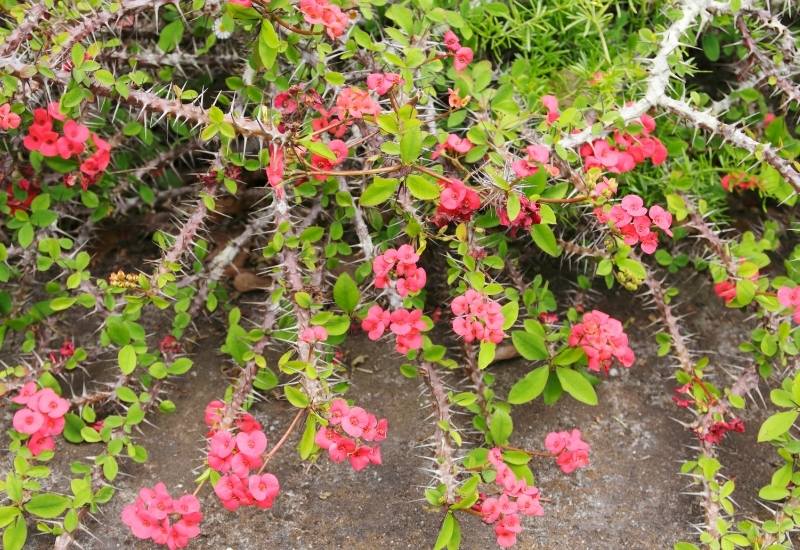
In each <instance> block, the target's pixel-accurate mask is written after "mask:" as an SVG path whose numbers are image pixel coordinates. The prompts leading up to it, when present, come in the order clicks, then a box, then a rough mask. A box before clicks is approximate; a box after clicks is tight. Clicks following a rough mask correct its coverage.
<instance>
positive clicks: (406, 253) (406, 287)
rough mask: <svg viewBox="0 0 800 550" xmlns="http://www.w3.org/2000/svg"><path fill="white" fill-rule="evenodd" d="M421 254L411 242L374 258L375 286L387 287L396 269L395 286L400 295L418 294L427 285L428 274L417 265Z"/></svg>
mask: <svg viewBox="0 0 800 550" xmlns="http://www.w3.org/2000/svg"><path fill="white" fill-rule="evenodd" d="M418 261H419V255H418V254H417V253H416V252H415V251H414V247H412V246H411V245H410V244H404V245H402V246H400V248H398V249H394V248H390V249H388V250H387V251H386V252H384V253H383V254H381V255H380V256H378V257H376V258H375V259H374V260H372V271H373V272H374V273H375V288H386V287H387V286H390V283H391V282H392V278H391V275H392V271H394V275H395V277H394V287H395V289H396V290H397V293H398V294H399V295H400V296H404V297H405V296H408V295H409V294H416V293H417V292H419V291H420V290H422V289H423V288H424V287H425V282H426V281H427V275H426V274H425V270H424V269H423V268H421V267H417V262H418Z"/></svg>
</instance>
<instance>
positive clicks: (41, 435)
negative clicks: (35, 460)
mask: <svg viewBox="0 0 800 550" xmlns="http://www.w3.org/2000/svg"><path fill="white" fill-rule="evenodd" d="M11 401H12V402H14V403H17V404H19V405H25V407H23V408H22V409H20V410H18V411H17V412H16V413H14V418H13V420H12V425H13V426H14V429H15V430H17V431H18V432H19V433H23V434H27V435H29V436H31V437H30V439H29V440H28V449H30V451H31V454H33V456H38V455H39V454H40V453H41V452H42V451H52V450H53V449H55V448H56V442H55V440H54V439H53V436H56V435H58V434H60V433H61V432H62V431H64V415H66V414H67V411H68V410H69V401H67V400H66V399H64V398H63V397H59V396H58V394H56V392H54V391H53V390H51V389H50V388H43V389H41V390H40V389H38V388H37V387H36V383H35V382H28V383H26V384H25V385H24V386H22V388H20V390H19V393H18V394H17V395H16V396H15V397H14V398H12V399H11Z"/></svg>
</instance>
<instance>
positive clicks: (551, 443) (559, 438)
mask: <svg viewBox="0 0 800 550" xmlns="http://www.w3.org/2000/svg"><path fill="white" fill-rule="evenodd" d="M569 441H570V437H569V433H568V432H550V433H549V434H547V437H545V439H544V447H545V449H547V450H548V451H549V452H551V453H553V454H554V455H557V454H559V453H560V452H561V451H563V450H564V449H566V448H567V444H568V443H569Z"/></svg>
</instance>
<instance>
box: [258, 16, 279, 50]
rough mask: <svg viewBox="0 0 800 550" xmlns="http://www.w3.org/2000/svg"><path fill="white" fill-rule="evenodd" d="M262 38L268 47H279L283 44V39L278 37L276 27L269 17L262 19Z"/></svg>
mask: <svg viewBox="0 0 800 550" xmlns="http://www.w3.org/2000/svg"><path fill="white" fill-rule="evenodd" d="M260 39H261V40H263V41H264V44H266V45H267V47H269V48H272V49H277V48H278V46H280V45H281V39H280V38H278V33H276V32H275V27H273V26H272V22H271V21H270V20H269V19H264V20H263V21H261V33H260Z"/></svg>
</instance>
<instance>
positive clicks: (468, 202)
mask: <svg viewBox="0 0 800 550" xmlns="http://www.w3.org/2000/svg"><path fill="white" fill-rule="evenodd" d="M439 186H441V187H442V192H441V194H440V195H439V205H438V206H437V207H436V214H435V215H434V216H433V219H432V220H431V221H433V223H434V225H437V226H439V227H442V226H444V225H447V224H448V223H450V222H467V221H469V220H471V219H472V214H473V213H474V212H475V211H476V210H478V209H479V208H480V207H481V198H480V196H478V193H477V192H475V190H474V189H472V188H470V187H467V186H466V185H464V183H463V182H461V180H455V179H448V180H439Z"/></svg>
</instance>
